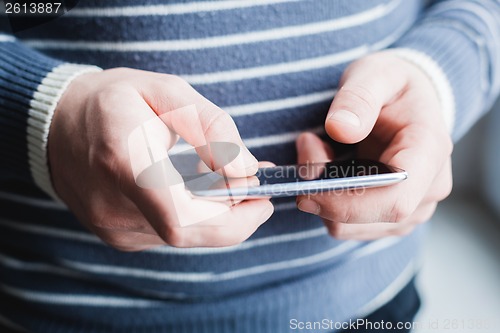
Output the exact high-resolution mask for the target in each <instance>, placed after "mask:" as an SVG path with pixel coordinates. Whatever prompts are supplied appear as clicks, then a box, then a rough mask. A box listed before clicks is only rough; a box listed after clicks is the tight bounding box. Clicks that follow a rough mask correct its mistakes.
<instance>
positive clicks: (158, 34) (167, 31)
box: [18, 0, 389, 41]
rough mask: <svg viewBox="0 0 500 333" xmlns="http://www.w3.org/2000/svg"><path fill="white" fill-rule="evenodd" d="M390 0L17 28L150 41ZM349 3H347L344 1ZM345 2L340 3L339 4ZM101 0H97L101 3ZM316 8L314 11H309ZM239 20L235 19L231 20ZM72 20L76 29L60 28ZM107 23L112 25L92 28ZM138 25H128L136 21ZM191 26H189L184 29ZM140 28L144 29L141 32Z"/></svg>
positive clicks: (271, 25) (311, 18) (45, 34)
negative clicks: (98, 32) (103, 31)
mask: <svg viewBox="0 0 500 333" xmlns="http://www.w3.org/2000/svg"><path fill="white" fill-rule="evenodd" d="M388 2H389V1H388V0H369V1H361V2H356V3H353V2H352V1H350V0H335V2H332V1H331V0H315V1H314V2H312V1H300V2H289V3H283V4H273V5H270V6H255V7H249V8H242V9H234V10H229V11H228V10H222V11H215V12H201V13H191V14H182V15H167V16H132V17H127V16H123V17H92V16H89V17H71V16H65V15H63V16H61V17H60V18H58V19H57V20H55V21H52V22H49V23H47V24H44V25H43V26H40V27H37V28H36V29H28V30H25V31H23V32H21V33H19V34H18V36H19V37H21V38H37V39H44V38H47V39H53V38H54V32H58V34H57V35H58V39H69V40H87V41H149V40H178V39H182V40H189V39H195V38H207V37H212V36H225V35H230V34H236V33H245V32H251V31H260V30H267V29H276V28H280V27H288V26H295V25H302V24H308V23H315V22H320V21H326V20H331V19H335V18H340V17H344V16H347V15H352V14H353V13H354V14H355V13H358V12H361V11H365V10H369V9H371V8H373V7H375V6H377V5H380V4H384V3H388ZM347 3H349V6H347ZM342 4H344V6H342ZM102 7H103V5H102V4H100V5H99V8H102ZM308 13H314V15H308ZM234 22H238V24H234ZM68 24H71V25H72V26H73V27H75V28H76V29H64V30H61V27H65V26H67V25H68ZM107 26H112V27H113V29H109V30H106V31H107V33H102V34H96V33H95V31H101V30H103V28H104V29H105V27H107ZM138 26H140V27H141V29H130V27H138ZM187 26H189V27H190V29H189V30H188V29H186V27H187ZM144 29H146V30H147V31H148V33H147V34H145V33H144Z"/></svg>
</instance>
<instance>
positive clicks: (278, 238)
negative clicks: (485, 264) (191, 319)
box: [0, 202, 327, 255]
mask: <svg viewBox="0 0 500 333" xmlns="http://www.w3.org/2000/svg"><path fill="white" fill-rule="evenodd" d="M286 205H287V206H289V208H290V209H294V208H295V207H296V204H295V202H293V203H287V204H286ZM0 226H3V227H7V228H10V229H14V230H17V231H21V232H26V233H31V234H36V235H43V236H49V237H55V238H60V239H65V240H71V241H78V242H84V243H92V244H101V245H103V246H105V245H104V243H103V242H102V241H101V240H100V239H99V238H98V237H97V236H95V235H93V234H88V233H84V232H80V231H73V230H63V229H57V228H52V227H47V226H40V225H33V224H28V223H25V222H15V221H8V220H5V219H2V220H0ZM326 234H327V232H326V229H325V228H324V227H320V228H315V229H310V230H306V231H299V232H292V233H287V234H280V235H274V236H268V237H262V238H257V239H250V240H247V241H245V242H243V243H241V244H239V245H235V246H229V247H220V248H190V249H185V248H175V247H170V246H162V247H158V248H154V249H149V250H145V251H144V252H149V253H157V254H164V255H210V254H220V253H228V252H236V251H243V250H248V249H251V248H255V247H260V246H267V245H273V244H279V243H287V242H295V241H300V240H305V239H311V238H316V237H322V236H325V235H326Z"/></svg>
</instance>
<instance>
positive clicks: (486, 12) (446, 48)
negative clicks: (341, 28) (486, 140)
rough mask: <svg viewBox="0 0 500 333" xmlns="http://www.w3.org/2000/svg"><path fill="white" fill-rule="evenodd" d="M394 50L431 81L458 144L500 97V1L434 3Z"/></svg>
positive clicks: (446, 1)
mask: <svg viewBox="0 0 500 333" xmlns="http://www.w3.org/2000/svg"><path fill="white" fill-rule="evenodd" d="M393 48H394V50H393V51H390V52H395V53H396V54H397V55H399V56H401V57H403V58H404V59H406V60H408V61H410V62H412V63H414V64H415V65H417V66H418V67H420V68H421V69H422V70H423V71H424V72H426V73H427V74H428V76H429V77H430V78H431V80H432V82H433V83H434V84H435V87H436V89H437V92H438V95H439V96H440V99H441V102H442V109H443V113H444V117H445V120H447V123H448V125H449V126H450V131H451V132H452V135H453V139H454V140H455V141H456V140H458V139H459V138H460V137H462V136H463V135H464V134H465V133H466V132H467V131H468V129H469V128H470V127H471V126H472V125H473V124H474V123H475V122H476V121H477V120H478V119H479V118H480V117H481V116H482V115H483V114H484V113H485V112H487V111H488V110H489V109H490V108H491V106H492V105H493V103H494V102H495V100H496V98H497V96H498V93H499V91H500V1H499V0H440V1H433V2H432V3H431V5H430V6H429V7H428V8H427V10H426V12H425V14H424V15H423V17H422V19H421V20H420V21H419V22H418V24H416V25H415V26H414V27H413V28H412V29H411V30H410V31H409V32H408V33H407V34H406V35H405V36H403V37H402V38H401V39H400V40H399V41H397V42H396V43H395V45H393Z"/></svg>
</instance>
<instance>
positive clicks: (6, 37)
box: [0, 34, 16, 43]
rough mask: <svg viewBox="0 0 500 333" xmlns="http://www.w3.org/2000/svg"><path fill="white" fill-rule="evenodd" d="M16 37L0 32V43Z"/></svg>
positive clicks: (13, 40)
mask: <svg viewBox="0 0 500 333" xmlns="http://www.w3.org/2000/svg"><path fill="white" fill-rule="evenodd" d="M15 41H16V39H15V38H14V37H12V36H10V35H5V34H0V43H2V42H15Z"/></svg>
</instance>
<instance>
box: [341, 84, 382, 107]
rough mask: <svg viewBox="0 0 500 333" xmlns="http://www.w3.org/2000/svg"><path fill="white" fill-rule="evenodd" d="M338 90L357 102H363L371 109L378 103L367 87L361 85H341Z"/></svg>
mask: <svg viewBox="0 0 500 333" xmlns="http://www.w3.org/2000/svg"><path fill="white" fill-rule="evenodd" d="M340 92H341V93H342V94H344V95H345V96H348V97H349V99H353V100H355V101H356V102H357V103H360V104H363V105H364V106H366V107H367V108H368V109H372V108H374V107H375V106H376V105H377V104H378V101H377V98H376V97H375V95H373V93H372V92H371V91H370V90H369V89H367V88H365V87H363V86H361V85H349V86H343V87H342V88H341V91H340Z"/></svg>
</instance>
